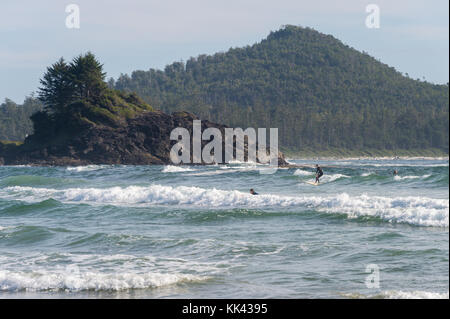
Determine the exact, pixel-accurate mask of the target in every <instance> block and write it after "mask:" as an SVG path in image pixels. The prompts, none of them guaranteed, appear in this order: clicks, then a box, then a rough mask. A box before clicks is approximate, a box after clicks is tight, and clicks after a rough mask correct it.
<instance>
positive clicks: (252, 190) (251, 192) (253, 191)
mask: <svg viewBox="0 0 450 319" xmlns="http://www.w3.org/2000/svg"><path fill="white" fill-rule="evenodd" d="M250 194H252V195H258V193H257V192H255V190H254V189H253V188H252V189H250Z"/></svg>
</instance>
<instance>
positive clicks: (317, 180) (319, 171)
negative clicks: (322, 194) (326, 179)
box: [316, 164, 323, 184]
mask: <svg viewBox="0 0 450 319" xmlns="http://www.w3.org/2000/svg"><path fill="white" fill-rule="evenodd" d="M322 175H323V170H322V168H321V167H320V166H319V164H316V183H317V184H319V183H320V180H319V178H321V177H322Z"/></svg>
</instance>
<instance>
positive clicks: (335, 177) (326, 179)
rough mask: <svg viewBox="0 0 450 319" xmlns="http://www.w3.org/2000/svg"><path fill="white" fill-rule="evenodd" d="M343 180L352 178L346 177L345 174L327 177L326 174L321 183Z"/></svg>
mask: <svg viewBox="0 0 450 319" xmlns="http://www.w3.org/2000/svg"><path fill="white" fill-rule="evenodd" d="M341 178H350V176H347V175H344V174H331V175H327V174H324V175H323V176H322V177H321V178H320V180H321V182H322V181H323V182H327V183H329V182H334V181H335V180H338V179H341Z"/></svg>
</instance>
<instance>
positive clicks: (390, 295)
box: [382, 291, 449, 299]
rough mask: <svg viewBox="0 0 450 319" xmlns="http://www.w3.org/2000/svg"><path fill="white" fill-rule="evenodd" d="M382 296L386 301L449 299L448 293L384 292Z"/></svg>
mask: <svg viewBox="0 0 450 319" xmlns="http://www.w3.org/2000/svg"><path fill="white" fill-rule="evenodd" d="M382 295H384V296H385V298H387V299H449V293H448V292H446V293H439V292H428V291H385V292H384V293H383V294H382Z"/></svg>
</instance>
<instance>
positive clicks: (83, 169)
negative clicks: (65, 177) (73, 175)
mask: <svg viewBox="0 0 450 319" xmlns="http://www.w3.org/2000/svg"><path fill="white" fill-rule="evenodd" d="M107 167H110V166H108V165H86V166H69V167H67V170H68V171H73V172H89V171H96V170H99V169H103V168H107Z"/></svg>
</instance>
